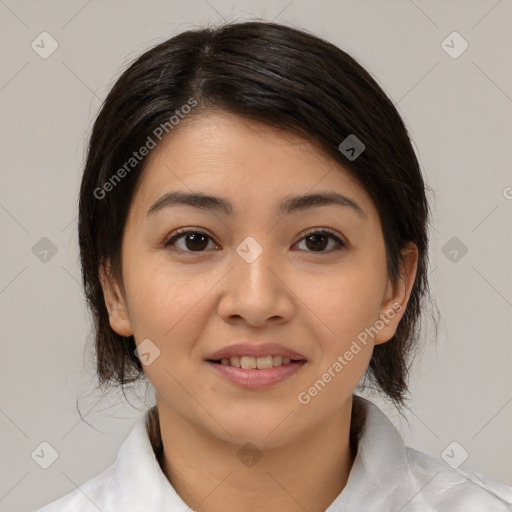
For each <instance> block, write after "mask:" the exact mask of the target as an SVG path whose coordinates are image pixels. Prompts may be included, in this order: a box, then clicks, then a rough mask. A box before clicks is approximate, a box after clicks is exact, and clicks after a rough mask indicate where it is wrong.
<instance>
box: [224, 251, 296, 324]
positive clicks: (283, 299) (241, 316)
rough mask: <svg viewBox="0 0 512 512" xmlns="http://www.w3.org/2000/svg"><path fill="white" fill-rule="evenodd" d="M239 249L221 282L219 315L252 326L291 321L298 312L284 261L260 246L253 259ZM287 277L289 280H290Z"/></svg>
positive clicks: (227, 320)
mask: <svg viewBox="0 0 512 512" xmlns="http://www.w3.org/2000/svg"><path fill="white" fill-rule="evenodd" d="M248 247H249V249H250V250H251V251H254V247H250V244H249V246H247V245H246V246H244V245H243V244H241V246H239V248H238V249H239V250H238V252H236V253H234V255H233V268H232V270H231V271H230V272H229V273H228V274H227V275H226V277H225V279H223V280H222V283H223V285H222V296H221V299H220V301H219V305H218V313H219V315H220V316H221V317H222V318H223V319H224V320H225V321H226V322H233V321H245V322H246V323H248V324H250V325H252V326H261V325H264V324H266V323H268V322H271V323H272V324H273V325H275V324H280V323H284V322H288V321H290V319H291V318H292V317H293V314H294V311H295V302H294V294H293V291H292V290H291V288H290V287H289V285H288V283H287V281H288V280H289V272H287V270H286V265H285V261H284V259H283V258H282V257H281V258H280V257H279V256H278V255H277V254H276V253H275V251H272V250H271V249H269V248H267V247H265V246H264V244H261V245H260V246H259V247H260V248H261V249H259V250H258V251H257V252H256V254H257V253H258V252H259V251H260V250H261V253H259V255H258V256H257V257H256V259H253V258H254V253H253V254H252V257H246V253H247V254H250V252H248V251H246V252H244V249H246V248H248ZM287 278H288V279H287Z"/></svg>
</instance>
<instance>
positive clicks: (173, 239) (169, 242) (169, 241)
mask: <svg viewBox="0 0 512 512" xmlns="http://www.w3.org/2000/svg"><path fill="white" fill-rule="evenodd" d="M189 233H194V234H201V235H204V236H206V237H208V238H209V239H210V240H212V241H214V239H213V238H212V237H211V236H210V235H208V233H205V232H204V231H201V230H196V229H190V228H183V229H178V230H176V231H174V232H173V233H171V235H169V236H168V237H167V238H166V239H165V240H164V241H163V246H164V247H165V248H168V247H170V246H172V244H173V243H174V242H176V241H177V240H179V239H180V238H183V236H184V235H186V234H189ZM310 235H326V236H328V237H329V238H331V239H333V240H335V241H336V243H337V244H338V249H340V248H341V249H342V248H345V247H346V244H345V242H344V241H343V240H342V239H341V238H340V237H338V236H337V235H336V234H334V232H332V231H330V230H328V229H320V230H311V231H308V232H307V233H305V234H304V235H303V237H302V238H301V239H300V240H299V242H302V240H304V239H305V238H306V237H308V236H310ZM214 242H215V241H214ZM215 243H216V242H215ZM217 245H219V244H217ZM294 245H295V244H294ZM178 250H181V251H183V252H186V253H190V254H201V253H204V252H205V251H189V250H185V249H178ZM333 250H337V249H330V250H328V251H306V252H310V253H312V254H327V253H330V252H333Z"/></svg>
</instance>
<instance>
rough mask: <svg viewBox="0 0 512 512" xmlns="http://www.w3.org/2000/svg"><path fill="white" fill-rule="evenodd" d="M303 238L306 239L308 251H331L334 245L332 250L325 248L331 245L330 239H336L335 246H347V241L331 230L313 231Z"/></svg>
mask: <svg viewBox="0 0 512 512" xmlns="http://www.w3.org/2000/svg"><path fill="white" fill-rule="evenodd" d="M302 240H305V244H306V247H307V249H308V252H331V250H332V246H331V250H327V251H326V250H325V248H326V247H327V246H328V245H329V240H334V241H335V244H334V247H335V248H336V246H337V247H345V243H344V242H343V241H342V240H341V239H340V238H339V237H338V236H336V235H334V234H333V233H331V232H330V231H313V232H311V233H308V234H307V235H306V236H305V237H303V238H302ZM302 240H301V242H302Z"/></svg>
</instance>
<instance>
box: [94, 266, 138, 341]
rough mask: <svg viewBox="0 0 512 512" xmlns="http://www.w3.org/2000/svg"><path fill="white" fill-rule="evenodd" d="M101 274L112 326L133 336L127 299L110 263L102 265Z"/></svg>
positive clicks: (122, 332) (121, 333)
mask: <svg viewBox="0 0 512 512" xmlns="http://www.w3.org/2000/svg"><path fill="white" fill-rule="evenodd" d="M99 276H100V282H101V287H102V288H103V297H104V299H105V304H106V306H107V310H108V318H109V321H110V327H112V329H113V330H114V331H115V332H117V334H120V335H121V336H125V337H128V336H132V335H133V329H132V325H131V322H130V316H129V314H128V307H127V304H126V300H125V298H124V295H123V294H122V293H121V290H120V288H119V285H118V283H117V281H116V279H115V278H114V276H113V275H112V272H111V270H110V266H109V265H108V264H106V265H100V271H99Z"/></svg>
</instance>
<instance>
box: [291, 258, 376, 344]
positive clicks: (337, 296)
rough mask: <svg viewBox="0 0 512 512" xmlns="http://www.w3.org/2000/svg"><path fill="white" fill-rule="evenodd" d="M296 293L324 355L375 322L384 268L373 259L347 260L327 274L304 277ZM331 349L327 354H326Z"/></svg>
mask: <svg viewBox="0 0 512 512" xmlns="http://www.w3.org/2000/svg"><path fill="white" fill-rule="evenodd" d="M296 286H297V287H299V288H297V289H300V291H299V292H298V293H297V295H299V296H300V297H301V299H302V300H303V301H304V303H305V304H306V305H307V306H308V309H309V310H311V311H312V313H314V314H313V315H310V317H311V318H312V319H313V320H314V319H316V322H315V324H316V325H317V327H316V328H315V330H316V332H317V333H320V332H322V333H324V334H322V336H320V337H321V338H322V339H323V340H324V343H325V345H326V346H325V349H326V351H328V352H330V351H331V350H337V349H341V348H343V347H344V346H345V345H346V344H347V343H349V344H350V341H351V340H352V339H354V338H356V337H357V336H358V334H359V333H360V332H362V331H364V329H365V328H367V327H369V326H371V325H373V324H374V323H375V321H376V320H377V319H378V317H379V314H380V308H381V303H382V298H383V294H384V292H385V287H386V270H385V266H384V265H382V264H380V263H379V261H375V259H373V258H372V259H371V260H370V259H369V258H366V259H365V258H364V257H363V255H361V257H359V255H356V256H355V257H353V258H350V259H349V258H347V260H346V261H344V262H343V264H342V265H340V266H339V268H337V269H329V273H328V274H323V275H319V274H317V275H316V276H311V275H309V276H307V277H306V278H305V279H304V276H303V278H302V282H301V283H300V284H299V282H297V284H296ZM329 349H331V350H329Z"/></svg>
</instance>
